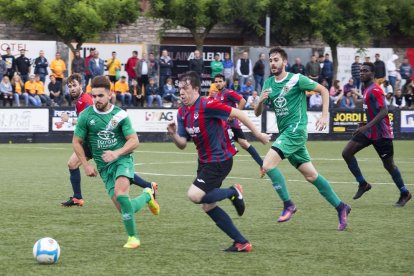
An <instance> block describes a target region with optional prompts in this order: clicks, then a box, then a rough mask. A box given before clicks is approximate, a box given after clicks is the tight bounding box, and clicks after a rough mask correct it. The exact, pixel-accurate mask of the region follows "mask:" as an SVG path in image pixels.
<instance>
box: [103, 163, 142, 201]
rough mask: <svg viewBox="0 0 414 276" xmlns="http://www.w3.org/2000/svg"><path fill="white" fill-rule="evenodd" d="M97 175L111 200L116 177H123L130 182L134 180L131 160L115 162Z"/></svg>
mask: <svg viewBox="0 0 414 276" xmlns="http://www.w3.org/2000/svg"><path fill="white" fill-rule="evenodd" d="M99 174H100V175H101V178H102V180H103V182H104V184H105V189H106V192H107V193H108V195H109V197H110V198H112V197H113V196H114V194H115V181H116V179H117V178H118V177H120V176H125V177H127V178H129V181H130V182H132V179H134V174H135V170H134V161H133V159H132V158H128V159H122V160H118V161H115V162H114V163H112V164H110V165H109V166H108V167H106V168H104V169H102V170H101V171H100V172H99Z"/></svg>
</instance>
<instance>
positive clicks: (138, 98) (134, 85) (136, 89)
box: [129, 79, 145, 107]
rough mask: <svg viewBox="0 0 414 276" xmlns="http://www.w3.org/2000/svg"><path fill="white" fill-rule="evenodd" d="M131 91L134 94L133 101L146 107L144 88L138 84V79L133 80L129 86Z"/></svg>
mask: <svg viewBox="0 0 414 276" xmlns="http://www.w3.org/2000/svg"><path fill="white" fill-rule="evenodd" d="M129 93H130V94H131V95H132V103H133V105H134V106H137V107H139V106H140V107H144V102H145V100H144V99H145V98H144V95H143V94H142V89H141V87H140V86H139V85H138V81H137V80H136V79H132V80H131V85H130V86H129Z"/></svg>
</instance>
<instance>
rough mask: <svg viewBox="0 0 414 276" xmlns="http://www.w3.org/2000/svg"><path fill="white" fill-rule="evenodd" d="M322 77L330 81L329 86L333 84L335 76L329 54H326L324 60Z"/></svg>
mask: <svg viewBox="0 0 414 276" xmlns="http://www.w3.org/2000/svg"><path fill="white" fill-rule="evenodd" d="M321 74H322V78H323V79H325V80H326V81H327V82H328V87H331V86H332V78H333V63H332V61H330V60H329V54H328V53H326V54H325V60H324V61H323V67H322V72H321Z"/></svg>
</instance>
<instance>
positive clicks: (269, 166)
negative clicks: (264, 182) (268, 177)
mask: <svg viewBox="0 0 414 276" xmlns="http://www.w3.org/2000/svg"><path fill="white" fill-rule="evenodd" d="M272 168H273V167H272V165H271V164H270V163H268V162H266V161H265V160H264V161H263V165H262V169H263V170H264V171H265V172H268V171H270V170H271V169H272Z"/></svg>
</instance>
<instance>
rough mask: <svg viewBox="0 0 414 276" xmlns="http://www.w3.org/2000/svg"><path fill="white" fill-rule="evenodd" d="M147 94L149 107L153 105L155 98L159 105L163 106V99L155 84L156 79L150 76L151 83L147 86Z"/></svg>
mask: <svg viewBox="0 0 414 276" xmlns="http://www.w3.org/2000/svg"><path fill="white" fill-rule="evenodd" d="M145 96H146V98H147V107H152V103H153V102H154V100H156V101H157V104H158V107H162V100H161V96H160V91H159V89H158V86H157V85H156V84H155V79H154V78H150V79H149V84H147V86H146V87H145Z"/></svg>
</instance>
